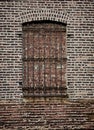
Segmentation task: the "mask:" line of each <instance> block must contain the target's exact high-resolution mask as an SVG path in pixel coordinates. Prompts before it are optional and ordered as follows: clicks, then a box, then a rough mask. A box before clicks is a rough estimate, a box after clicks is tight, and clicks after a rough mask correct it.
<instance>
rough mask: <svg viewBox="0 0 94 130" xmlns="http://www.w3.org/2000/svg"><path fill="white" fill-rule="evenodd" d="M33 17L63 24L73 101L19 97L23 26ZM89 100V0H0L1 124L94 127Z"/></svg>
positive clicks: (93, 87)
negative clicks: (27, 100) (64, 26)
mask: <svg viewBox="0 0 94 130" xmlns="http://www.w3.org/2000/svg"><path fill="white" fill-rule="evenodd" d="M37 20H52V21H57V22H62V23H64V24H66V25H67V26H66V50H67V68H66V76H65V77H66V86H67V94H68V96H69V100H72V101H75V102H67V103H64V102H65V100H64V101H63V99H58V100H57V99H56V98H54V99H49V98H47V99H45V100H44V99H38V101H37V99H30V100H29V102H25V101H26V100H25V99H24V98H23V90H22V87H23V61H22V57H23V32H22V26H23V24H24V23H26V22H31V21H37ZM83 99H84V100H83ZM87 99H88V100H92V101H88V100H87ZM93 99H94V1H93V0H83V1H82V0H64V1H63V0H62V1H61V0H40V1H39V0H19V1H18V0H0V104H1V105H0V129H1V130H3V129H4V130H8V129H11V130H12V129H15V130H20V129H23V130H24V129H33V130H34V129H37V130H41V129H42V130H46V129H47V130H53V129H61V130H62V129H80V128H83V129H94V102H93ZM79 100H83V101H82V102H80V103H79ZM51 101H52V102H51ZM79 115H80V116H79Z"/></svg>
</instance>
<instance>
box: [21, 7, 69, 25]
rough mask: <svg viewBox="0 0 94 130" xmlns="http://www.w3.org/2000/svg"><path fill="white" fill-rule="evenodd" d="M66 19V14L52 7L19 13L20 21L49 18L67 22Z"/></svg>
mask: <svg viewBox="0 0 94 130" xmlns="http://www.w3.org/2000/svg"><path fill="white" fill-rule="evenodd" d="M67 19H68V15H67V14H66V13H64V12H62V11H58V10H52V9H51V10H50V9H37V10H30V11H27V12H22V13H21V14H20V21H21V23H25V22H30V21H37V20H51V21H57V22H62V23H65V24H67Z"/></svg>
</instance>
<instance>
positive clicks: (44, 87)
mask: <svg viewBox="0 0 94 130" xmlns="http://www.w3.org/2000/svg"><path fill="white" fill-rule="evenodd" d="M43 39H44V41H45V38H44V37H43ZM43 57H44V86H43V89H44V94H45V93H46V92H45V89H46V81H45V71H46V70H45V59H46V54H45V42H44V56H43Z"/></svg>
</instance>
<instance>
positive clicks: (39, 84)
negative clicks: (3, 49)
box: [23, 22, 67, 97]
mask: <svg viewBox="0 0 94 130" xmlns="http://www.w3.org/2000/svg"><path fill="white" fill-rule="evenodd" d="M23 42H24V49H23V50H24V51H23V63H24V84H23V93H24V96H25V97H58V96H59V97H61V96H62V97H67V93H66V78H65V74H66V60H67V59H66V26H65V25H62V24H58V23H49V22H35V23H27V24H24V25H23Z"/></svg>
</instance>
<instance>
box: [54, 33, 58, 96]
mask: <svg viewBox="0 0 94 130" xmlns="http://www.w3.org/2000/svg"><path fill="white" fill-rule="evenodd" d="M55 35H56V36H55V58H56V59H57V58H58V57H57V51H56V50H57V44H58V43H57V33H56V32H55ZM54 62H55V87H57V62H58V61H54ZM57 90H58V87H57ZM56 93H57V92H56V90H55V94H56Z"/></svg>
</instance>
